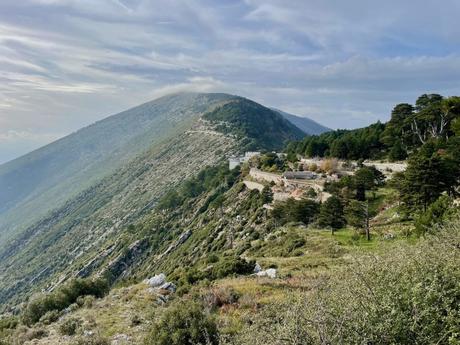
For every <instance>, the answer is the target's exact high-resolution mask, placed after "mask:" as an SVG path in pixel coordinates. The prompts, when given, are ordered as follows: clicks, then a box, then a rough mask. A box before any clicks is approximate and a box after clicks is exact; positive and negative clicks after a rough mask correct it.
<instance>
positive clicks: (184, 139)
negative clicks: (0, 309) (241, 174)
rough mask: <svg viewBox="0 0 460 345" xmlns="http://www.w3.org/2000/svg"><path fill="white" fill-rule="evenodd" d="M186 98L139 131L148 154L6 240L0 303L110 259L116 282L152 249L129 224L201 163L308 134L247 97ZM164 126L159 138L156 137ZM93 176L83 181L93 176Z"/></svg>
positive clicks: (0, 271) (1, 254)
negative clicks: (133, 235) (132, 238)
mask: <svg viewBox="0 0 460 345" xmlns="http://www.w3.org/2000/svg"><path fill="white" fill-rule="evenodd" d="M173 97H179V98H180V96H173ZM185 97H187V98H188V99H189V100H190V99H191V100H192V101H191V107H192V108H191V109H188V108H187V109H186V108H185V101H184V102H183V103H182V104H183V105H184V107H183V108H181V107H179V108H178V106H177V104H176V103H174V102H173V101H172V99H171V98H170V99H169V101H168V102H172V103H171V104H172V105H171V107H173V108H174V109H176V110H175V111H171V109H170V108H168V109H169V110H170V111H166V110H167V109H166V108H167V107H166V106H164V107H166V108H164V109H163V110H164V111H165V113H168V114H169V115H168V116H169V118H167V119H166V115H164V114H163V113H161V114H157V117H162V118H163V121H160V120H157V121H156V122H155V123H156V124H157V127H155V128H154V129H151V130H150V132H144V133H143V134H142V136H143V138H144V137H145V138H147V137H149V136H150V135H152V138H150V147H149V148H148V149H147V150H145V151H144V152H143V153H140V154H139V155H137V156H136V157H135V158H133V159H131V160H128V159H127V158H126V159H125V160H122V161H120V162H118V165H117V168H116V169H113V170H114V171H113V172H112V173H111V174H106V176H105V177H103V178H100V179H99V180H97V181H96V182H92V183H91V185H90V186H89V187H86V188H84V189H82V185H83V186H84V185H85V184H82V185H79V186H78V187H79V188H80V189H82V191H80V192H79V193H76V192H74V193H75V194H76V195H74V196H72V197H69V196H70V194H71V193H67V194H65V193H64V194H65V197H67V201H66V202H63V203H61V205H59V206H58V207H55V208H54V209H53V210H52V211H50V212H48V213H47V215H46V216H44V217H42V218H41V219H40V220H39V221H36V222H34V223H33V224H32V225H29V226H28V227H27V228H25V230H24V231H21V232H18V233H16V235H15V236H11V238H10V239H9V240H6V241H4V245H3V247H1V248H0V304H2V303H3V304H4V303H8V302H13V303H14V302H15V301H16V302H19V301H21V300H23V297H24V296H26V295H29V294H30V293H32V292H33V291H37V290H40V289H53V286H56V285H59V283H60V282H62V281H64V280H66V279H68V278H70V277H73V276H75V275H79V276H86V275H88V274H91V273H94V271H95V269H96V268H98V267H99V266H100V265H101V262H104V260H105V259H107V260H108V259H110V260H111V263H109V266H111V267H114V269H113V270H111V271H110V272H111V274H113V275H114V279H116V278H117V277H118V275H120V274H123V272H120V270H119V269H118V268H117V267H129V266H130V262H131V261H132V258H130V255H131V254H130V253H134V252H137V251H142V250H141V249H142V248H144V247H145V246H146V247H149V248H152V244H151V243H150V242H144V241H142V239H140V241H139V242H138V243H137V244H133V243H130V242H129V241H128V240H127V239H128V238H129V233H130V231H131V230H130V228H129V225H130V224H132V223H134V222H137V221H138V220H140V219H142V218H143V217H145V216H147V215H149V214H150V213H151V212H152V210H153V209H154V206H155V205H156V203H157V202H158V200H159V199H160V198H161V197H162V196H163V195H164V194H165V193H166V192H167V191H169V190H170V189H171V188H172V187H174V186H175V185H177V184H179V183H180V182H181V181H183V180H184V179H186V178H188V177H190V176H194V175H196V174H198V172H199V171H200V170H201V169H202V168H203V167H204V166H207V165H216V164H217V163H218V162H219V161H223V160H225V157H227V156H229V155H233V154H236V153H241V152H243V151H244V149H246V148H248V147H249V146H248V143H250V146H251V147H252V148H256V149H276V148H280V147H281V146H282V145H283V143H284V142H285V141H286V140H289V139H298V138H300V137H302V136H303V135H304V133H303V132H302V131H301V130H300V129H298V128H297V127H295V126H294V125H292V124H290V123H289V122H288V121H287V120H285V119H284V118H283V117H281V115H279V114H278V113H276V112H274V111H272V110H270V109H268V108H265V107H263V106H261V105H259V104H257V103H254V102H252V101H249V100H246V99H244V98H240V97H236V96H229V95H221V94H216V95H186V96H185ZM176 99H177V98H176ZM206 100H207V101H206ZM162 101H164V99H162ZM177 109H179V110H177ZM227 110H230V112H227ZM180 112H183V113H181V114H180V115H179V114H178V113H180ZM228 113H230V114H231V116H230V117H227V114H228ZM171 114H176V116H177V118H176V119H175V120H174V119H173V118H172V116H173V115H171ZM251 126H257V129H253V128H251ZM159 128H161V129H162V131H163V132H162V133H158V132H159V131H160V130H159ZM224 128H227V129H228V128H231V131H224V130H223V129H224ZM154 131H156V132H154ZM152 133H157V135H156V136H153V134H152ZM133 140H134V139H133ZM64 141H65V140H64ZM51 148H52V147H51ZM48 149H50V148H48ZM120 150H122V151H123V152H126V151H127V150H125V149H124V148H122V149H120ZM129 152H131V153H132V152H133V151H129ZM63 153H64V151H63ZM101 154H102V153H101ZM127 156H128V154H126V155H125V157H127ZM50 157H54V154H51V153H50ZM42 164H44V163H42ZM95 164H96V163H95ZM46 169H50V168H49V167H48V166H47V167H46ZM46 169H45V170H46ZM58 170H59V169H58ZM87 171H94V170H91V169H90V168H87ZM106 171H107V170H106ZM88 174H89V173H87V174H86V175H85V176H92V175H88ZM79 177H80V176H79ZM72 179H73V180H75V181H77V180H78V179H77V178H76V177H74V176H72V177H71V180H72ZM66 182H67V180H66ZM87 184H89V182H87ZM39 185H40V188H44V187H43V186H42V185H41V184H39ZM37 188H38V187H37ZM62 188H63V187H61V191H62V190H63V189H62ZM39 200H42V201H43V200H44V199H40V198H39ZM45 200H46V199H45ZM62 200H64V198H62ZM32 203H37V201H36V200H35V199H33V200H32ZM53 205H55V204H53ZM48 208H50V207H49V206H48ZM166 235H167V236H173V233H166ZM128 244H129V245H132V247H130V246H128ZM125 255H128V257H126V256H125ZM118 265H119V266H118ZM122 271H123V270H122Z"/></svg>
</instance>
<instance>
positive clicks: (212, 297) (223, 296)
mask: <svg viewBox="0 0 460 345" xmlns="http://www.w3.org/2000/svg"><path fill="white" fill-rule="evenodd" d="M239 298H240V295H239V293H238V292H236V291H235V290H234V289H233V288H229V287H214V288H211V289H208V290H207V291H206V292H205V293H204V295H203V301H204V303H205V304H206V306H207V307H208V309H214V308H220V307H222V306H224V305H229V304H236V303H237V302H238V300H239Z"/></svg>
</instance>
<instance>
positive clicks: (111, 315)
mask: <svg viewBox="0 0 460 345" xmlns="http://www.w3.org/2000/svg"><path fill="white" fill-rule="evenodd" d="M382 193H383V194H388V191H387V190H386V191H385V190H383V191H382ZM250 198H251V193H250V192H249V191H248V190H245V189H241V186H239V185H236V186H235V187H234V188H233V189H231V190H230V191H229V192H227V201H226V202H225V207H224V216H223V217H220V221H219V220H218V221H217V222H215V221H214V220H211V221H210V222H208V221H209V220H210V219H215V218H216V217H214V215H215V213H218V212H220V211H219V210H212V209H209V210H207V211H206V212H204V213H202V214H200V215H198V216H196V220H195V222H196V223H194V222H192V223H190V222H189V220H190V219H191V218H190V217H191V216H192V215H193V214H195V212H196V210H197V209H198V208H200V207H201V206H202V203H203V201H204V200H205V199H206V195H203V196H202V197H199V198H198V200H195V201H194V202H193V203H192V204H187V205H184V206H183V208H182V209H180V210H177V214H179V213H180V212H185V214H184V215H183V217H174V216H172V215H169V216H170V217H168V215H164V216H163V217H164V218H163V219H162V220H161V221H160V220H159V218H158V217H160V216H158V215H156V216H153V218H150V219H146V220H145V223H144V224H142V225H140V224H139V225H138V226H137V229H138V230H137V231H140V232H142V231H143V229H144V227H150V226H151V225H152V224H156V226H158V227H162V226H165V227H166V226H167V227H170V228H171V229H175V228H177V229H178V231H180V230H179V229H182V230H183V229H184V228H183V227H182V225H183V224H185V223H188V224H189V226H188V227H187V228H189V229H192V230H193V235H192V236H191V237H190V239H189V240H188V241H187V242H185V243H184V245H182V246H181V247H179V248H178V249H177V250H175V251H173V252H172V253H171V254H170V255H168V256H166V257H165V258H163V259H161V260H158V258H157V257H156V258H155V257H152V260H151V261H149V260H147V261H145V262H144V265H142V266H140V267H139V268H138V270H137V274H138V279H139V280H140V279H141V278H142V277H143V276H144V275H147V276H149V275H153V274H154V273H159V272H167V273H168V276H169V277H173V276H175V275H177V272H178V271H180V267H181V266H184V265H187V267H189V268H190V267H193V266H195V267H198V268H200V267H201V268H204V267H205V266H206V265H208V264H207V263H206V258H207V257H208V256H209V254H210V253H212V252H214V253H216V254H218V255H219V256H220V257H222V256H225V255H231V253H233V252H235V251H238V250H239V249H240V248H242V247H243V246H244V244H245V243H247V241H245V240H244V235H245V234H246V233H248V232H249V231H250V229H252V230H253V231H257V232H260V233H261V234H262V236H261V237H260V238H259V239H257V240H250V241H249V242H250V243H251V248H249V249H248V250H246V251H245V252H243V255H244V256H247V257H249V258H251V259H255V260H256V261H257V262H259V263H260V264H261V265H262V267H265V268H266V267H268V266H269V265H272V266H273V265H276V266H277V267H278V274H279V277H278V278H277V279H269V278H256V277H244V276H240V277H228V278H224V279H220V280H217V281H214V282H211V283H206V282H203V283H200V284H197V285H195V286H193V287H192V289H191V290H190V292H189V294H186V295H185V296H183V297H179V296H176V297H175V299H179V300H180V299H188V298H190V297H189V296H191V295H195V294H198V295H201V296H205V295H209V294H214V295H225V293H227V292H228V291H234V292H236V293H237V294H238V295H239V299H238V302H237V303H235V304H231V303H230V304H225V303H224V305H223V306H221V307H220V308H218V309H217V310H216V311H215V312H216V315H218V320H219V326H220V330H221V332H223V333H224V334H226V335H227V336H232V335H233V334H236V333H238V332H240V331H242V330H243V329H245V327H246V326H247V325H246V322H247V321H248V320H252V319H254V318H256V317H257V316H258V315H259V314H260V313H261V312H262V311H263V309H264V306H266V305H270V304H273V303H280V302H285V301H287V299H289V296H291V295H292V293H295V292H299V293H300V292H302V293H303V292H305V291H309V290H311V289H314V288H315V286H316V282H317V281H318V279H320V277H322V276H325V275H334V272H335V271H338V270H339V269H340V268H341V267H344V266H347V265H349V264H351V263H352V262H354V260H353V257H356V256H360V255H361V254H363V253H366V252H372V253H375V254H377V253H384V252H386V251H388V250H389V249H390V248H392V247H395V246H397V245H398V244H400V243H411V242H412V239H410V238H409V239H407V238H406V237H405V235H404V231H403V229H402V228H401V227H400V224H399V223H392V224H391V225H388V224H387V225H388V226H389V227H388V228H386V229H385V231H382V232H380V231H379V225H381V224H384V223H387V221H388V220H389V219H391V218H392V216H391V215H388V216H389V217H384V219H380V220H379V221H378V223H376V224H375V226H374V227H373V235H374V236H373V238H372V241H371V242H367V241H365V240H364V238H363V237H356V235H355V231H354V230H352V229H349V228H346V229H342V230H339V231H337V232H335V234H334V235H332V234H331V233H330V232H329V231H327V230H324V229H315V228H308V229H307V228H305V227H304V226H300V225H295V224H292V225H287V226H285V227H282V228H278V229H276V230H275V231H274V232H273V231H271V234H268V233H265V234H264V226H263V224H264V223H261V224H257V223H258V220H257V216H254V217H253V218H249V217H248V218H247V220H248V222H247V223H246V225H245V226H243V228H241V229H240V231H239V232H238V234H237V235H236V241H235V246H234V248H231V247H229V245H228V243H227V245H224V246H223V247H222V248H220V249H217V250H215V251H213V250H211V251H207V250H206V249H205V248H208V242H209V238H210V237H211V238H216V236H213V234H212V232H213V229H217V230H218V232H220V231H222V230H223V228H221V227H220V226H219V223H222V222H225V218H226V217H231V216H233V214H236V213H238V214H240V215H242V216H243V217H244V216H249V215H250V214H252V213H253V211H254V210H250V209H248V210H247V213H244V209H246V208H247V207H248V204H247V201H248V200H249V199H250ZM232 200H233V201H232ZM235 200H236V202H235ZM385 200H387V199H383V200H382V202H381V205H383V204H384V201H385ZM185 210H188V212H187V211H185ZM259 216H261V215H259ZM262 217H263V216H262ZM382 217H383V215H382ZM222 219H224V220H222ZM162 222H163V223H162ZM203 222H205V223H206V225H207V226H205V227H203V226H202V225H203ZM254 229H255V230H254ZM389 230H391V232H392V233H393V234H395V236H396V237H395V239H394V240H385V239H384V237H383V235H384V234H385V233H387V232H388V231H389ZM133 236H134V235H133ZM221 238H225V236H222V237H221ZM299 238H301V239H303V240H304V244H303V245H302V246H300V247H298V248H296V250H295V251H291V252H289V251H288V252H286V246H287V243H289V242H290V240H291V239H299ZM170 243H171V242H166V243H165V244H164V245H163V248H166V247H167V246H168V245H169V244H170ZM197 247H198V248H200V254H199V255H195V254H193V253H194V251H193V248H197ZM160 252H161V251H160ZM166 307H167V306H166ZM164 310H165V307H163V306H159V305H158V303H157V302H156V297H155V296H154V295H153V294H152V293H150V292H148V290H147V286H146V285H144V284H143V283H135V284H133V285H131V284H128V285H127V286H126V287H119V288H116V289H114V290H112V291H111V293H110V295H109V296H107V297H105V298H104V299H102V300H99V301H96V303H95V304H94V305H93V306H92V307H90V308H80V309H77V310H76V311H75V312H72V313H71V314H69V315H67V316H65V317H64V319H63V320H60V321H59V322H57V323H54V324H52V325H50V326H45V328H46V329H47V330H48V332H49V336H48V337H46V338H43V339H41V340H39V341H37V344H58V343H62V344H70V343H71V340H72V337H71V338H69V337H64V336H61V335H59V333H58V332H57V329H58V326H59V324H60V323H61V322H63V321H64V320H65V319H66V318H69V317H77V318H80V319H82V320H84V321H85V322H84V324H85V327H86V328H87V329H88V330H89V329H91V330H92V331H94V332H97V333H100V334H101V335H103V336H105V337H107V338H108V339H115V338H116V337H117V335H119V334H126V335H127V336H128V338H129V340H128V341H127V342H126V344H138V343H139V342H140V340H141V339H142V338H143V337H144V336H145V335H146V334H147V332H148V329H149V324H150V323H151V322H152V320H154V319H156V318H157V317H158V316H159V315H160V314H161V313H162V312H163V311H164ZM134 316H136V318H138V319H140V320H141V323H140V324H139V325H133V324H132V319H133V317H134Z"/></svg>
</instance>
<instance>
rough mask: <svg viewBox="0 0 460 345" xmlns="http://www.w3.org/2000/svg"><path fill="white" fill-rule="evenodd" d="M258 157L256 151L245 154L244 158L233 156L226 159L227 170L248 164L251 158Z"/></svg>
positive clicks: (258, 153)
mask: <svg viewBox="0 0 460 345" xmlns="http://www.w3.org/2000/svg"><path fill="white" fill-rule="evenodd" d="M258 155H260V152H258V151H248V152H245V154H244V156H233V157H229V159H228V168H229V169H230V170H232V169H235V168H236V167H237V166H238V165H241V164H243V163H245V162H248V161H249V160H250V159H251V158H252V157H256V156H258Z"/></svg>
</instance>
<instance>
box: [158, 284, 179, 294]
mask: <svg viewBox="0 0 460 345" xmlns="http://www.w3.org/2000/svg"><path fill="white" fill-rule="evenodd" d="M159 289H160V290H166V291H169V292H176V289H177V287H176V285H174V284H173V283H171V282H166V283H164V284H163V285H161V286H160V287H159Z"/></svg>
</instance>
